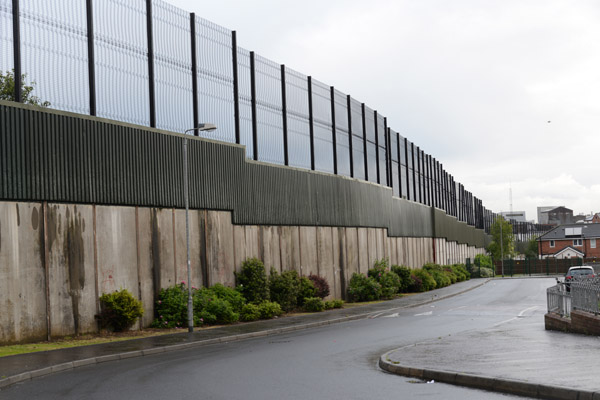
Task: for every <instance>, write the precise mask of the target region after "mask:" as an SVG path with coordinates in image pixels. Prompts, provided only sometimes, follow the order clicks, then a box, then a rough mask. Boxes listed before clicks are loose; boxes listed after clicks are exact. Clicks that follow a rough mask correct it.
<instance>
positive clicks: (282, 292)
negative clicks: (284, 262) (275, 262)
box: [269, 268, 300, 311]
mask: <svg viewBox="0 0 600 400" xmlns="http://www.w3.org/2000/svg"><path fill="white" fill-rule="evenodd" d="M269 293H270V298H271V301H274V302H276V303H279V305H280V306H281V308H282V309H283V310H284V311H291V310H293V309H295V308H296V305H297V304H298V295H299V294H300V277H299V276H298V273H297V272H296V271H284V272H282V273H281V275H279V274H278V273H277V271H276V270H275V269H274V268H271V274H270V276H269Z"/></svg>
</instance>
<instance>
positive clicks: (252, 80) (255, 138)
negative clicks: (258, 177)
mask: <svg viewBox="0 0 600 400" xmlns="http://www.w3.org/2000/svg"><path fill="white" fill-rule="evenodd" d="M255 67H256V66H255V62H254V52H253V51H251V52H250V93H251V96H252V100H251V102H250V104H251V107H252V149H253V153H254V154H252V156H253V157H252V158H253V159H254V160H255V161H257V160H258V123H257V120H256V68H255Z"/></svg>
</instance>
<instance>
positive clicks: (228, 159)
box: [0, 101, 485, 247]
mask: <svg viewBox="0 0 600 400" xmlns="http://www.w3.org/2000/svg"><path fill="white" fill-rule="evenodd" d="M183 137H184V136H183V135H179V134H174V133H170V132H165V131H159V130H156V129H150V128H144V127H140V126H136V125H128V124H125V123H116V122H114V121H109V120H104V119H101V118H95V117H88V116H83V115H78V114H70V113H65V112H59V111H52V110H42V109H38V108H34V107H32V106H26V105H18V104H15V103H11V102H2V101H0V168H1V171H0V200H21V201H52V202H67V203H88V204H106V205H130V206H133V205H137V206H144V207H174V208H183V207H184V197H183V180H182V179H183V176H182V175H183V165H182V159H183V158H182V149H183V146H182V144H183ZM189 152H190V153H189V160H190V169H189V171H190V207H191V208H195V209H204V208H206V209H215V210H230V211H233V222H234V223H235V224H258V225H307V226H361V227H381V228H388V230H389V234H390V236H410V237H434V236H435V237H445V238H447V239H448V240H451V241H457V242H459V243H468V244H470V245H474V246H477V247H482V246H483V245H484V243H485V235H484V233H483V231H481V230H478V229H475V228H473V227H471V226H468V225H467V224H466V223H463V222H458V221H457V220H456V218H454V217H450V216H448V215H446V213H444V212H443V211H441V210H438V209H435V210H434V212H432V209H431V208H430V207H427V206H424V205H422V204H417V203H414V202H411V201H406V200H403V199H399V198H396V197H392V190H391V189H390V188H386V187H383V186H380V185H376V184H373V183H367V182H364V181H358V180H355V179H351V178H346V177H342V176H335V175H329V174H324V173H319V172H310V171H306V170H300V169H294V168H290V167H283V166H276V165H270V164H263V163H259V162H255V161H250V160H247V159H246V158H245V157H246V154H245V150H244V147H242V146H239V145H235V144H228V143H220V142H212V141H209V140H203V139H199V138H196V137H192V136H189Z"/></svg>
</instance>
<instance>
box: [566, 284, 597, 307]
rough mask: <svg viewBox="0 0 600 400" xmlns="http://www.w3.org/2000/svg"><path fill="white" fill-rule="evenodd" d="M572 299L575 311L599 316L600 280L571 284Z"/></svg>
mask: <svg viewBox="0 0 600 400" xmlns="http://www.w3.org/2000/svg"><path fill="white" fill-rule="evenodd" d="M571 298H572V307H573V309H574V310H580V311H586V312H589V313H592V314H596V315H597V314H598V313H600V304H599V303H600V280H598V279H589V280H585V281H578V282H573V283H571Z"/></svg>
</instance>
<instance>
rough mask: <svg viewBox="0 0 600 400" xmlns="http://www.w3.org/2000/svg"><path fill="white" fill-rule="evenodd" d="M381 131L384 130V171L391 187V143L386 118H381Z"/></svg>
mask: <svg viewBox="0 0 600 400" xmlns="http://www.w3.org/2000/svg"><path fill="white" fill-rule="evenodd" d="M383 129H384V130H385V131H384V132H385V170H386V171H387V172H386V181H387V185H388V186H389V187H392V185H393V183H392V149H391V146H392V141H391V138H390V128H388V126H387V117H383Z"/></svg>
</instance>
